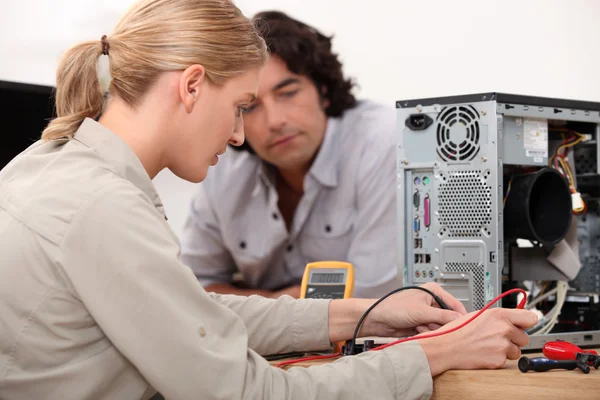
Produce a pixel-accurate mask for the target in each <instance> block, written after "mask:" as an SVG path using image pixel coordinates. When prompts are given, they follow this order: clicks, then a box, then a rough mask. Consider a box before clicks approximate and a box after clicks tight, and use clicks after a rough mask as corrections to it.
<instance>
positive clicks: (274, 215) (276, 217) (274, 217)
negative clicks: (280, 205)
mask: <svg viewBox="0 0 600 400" xmlns="http://www.w3.org/2000/svg"><path fill="white" fill-rule="evenodd" d="M273 219H274V220H275V221H277V220H278V219H279V215H277V213H273Z"/></svg>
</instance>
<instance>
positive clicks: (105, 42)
mask: <svg viewBox="0 0 600 400" xmlns="http://www.w3.org/2000/svg"><path fill="white" fill-rule="evenodd" d="M100 42H101V43H102V55H103V56H107V55H108V48H109V45H108V40H106V35H102V39H100Z"/></svg>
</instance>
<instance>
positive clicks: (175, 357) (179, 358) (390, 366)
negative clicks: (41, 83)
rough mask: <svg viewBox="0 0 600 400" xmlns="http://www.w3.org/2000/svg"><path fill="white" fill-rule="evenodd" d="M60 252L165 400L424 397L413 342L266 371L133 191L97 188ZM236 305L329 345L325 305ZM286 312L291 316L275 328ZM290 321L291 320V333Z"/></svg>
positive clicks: (427, 380) (84, 295) (94, 309)
mask: <svg viewBox="0 0 600 400" xmlns="http://www.w3.org/2000/svg"><path fill="white" fill-rule="evenodd" d="M61 249H62V252H63V254H62V257H61V259H60V265H62V267H63V269H64V271H65V273H66V275H67V276H68V278H69V281H70V282H71V283H72V285H73V287H74V290H75V292H76V293H77V294H78V295H79V298H80V300H81V301H82V302H83V304H84V305H85V306H86V308H87V310H88V311H89V313H90V315H91V316H92V317H93V318H94V320H95V321H96V323H97V324H98V326H99V327H100V328H101V329H102V330H103V332H104V333H105V335H106V336H107V338H108V339H109V340H110V341H111V343H112V344H113V345H114V346H115V347H116V348H117V349H119V351H120V352H121V353H122V354H123V355H124V356H125V357H126V358H127V359H128V360H129V361H130V362H131V363H132V364H133V365H135V367H136V368H137V369H138V370H139V371H140V373H141V374H142V375H143V376H144V378H145V379H146V380H147V381H148V382H149V383H150V384H151V385H152V386H153V387H154V388H155V389H157V390H158V391H159V392H160V393H162V394H163V395H164V396H165V397H166V398H173V399H183V398H186V399H187V398H202V399H217V398H219V399H221V398H236V399H266V400H268V399H283V398H284V399H290V400H295V399H302V400H311V399H319V400H320V399H323V400H325V399H328V400H331V399H347V398H357V397H358V398H377V399H383V400H386V399H399V398H406V399H412V398H415V399H416V398H424V397H425V398H427V397H429V395H430V394H431V388H432V379H431V375H430V369H429V364H428V360H427V357H426V356H425V353H424V351H423V349H422V348H421V347H420V345H419V344H417V343H413V344H410V345H407V346H396V347H394V348H390V349H386V350H383V351H379V352H373V353H372V354H364V355H361V356H355V357H349V358H345V359H343V360H341V361H339V362H336V363H334V364H329V365H324V366H319V367H313V368H308V369H304V368H292V369H291V370H290V371H289V372H287V371H283V370H281V369H277V368H274V367H271V366H270V365H269V364H268V362H267V361H266V360H264V359H263V358H262V357H260V356H259V355H258V354H257V353H255V352H254V351H252V350H249V349H248V341H249V338H248V332H247V328H246V326H245V324H244V322H243V321H242V319H241V318H240V317H239V316H238V315H237V314H236V313H235V312H234V311H232V309H230V308H228V307H225V306H224V305H223V304H222V303H226V302H227V299H224V300H223V301H222V302H221V303H220V302H216V301H214V300H212V299H211V296H210V295H209V294H207V293H206V291H204V289H203V288H202V287H201V286H200V285H198V283H197V281H196V279H195V277H194V276H193V274H192V272H191V271H190V270H189V268H186V267H185V266H183V265H182V264H181V263H180V262H179V261H178V259H177V254H178V250H179V249H178V246H177V244H176V243H175V242H174V241H173V239H172V236H171V235H170V233H169V232H168V227H167V226H166V224H165V222H164V221H163V220H162V218H161V217H160V216H159V215H158V214H157V213H156V210H155V209H154V207H153V206H152V205H151V204H148V203H147V202H146V200H145V199H144V197H143V196H142V195H141V194H139V193H138V192H137V190H136V189H134V188H123V187H106V188H104V189H103V194H102V195H100V196H98V197H97V198H96V199H95V200H93V201H91V202H90V204H88V205H86V206H85V207H83V208H82V209H81V210H79V211H78V214H77V216H76V217H75V220H74V222H73V224H72V226H71V230H70V231H69V232H67V233H66V235H65V238H64V240H63V243H62V248H61ZM213 296H218V295H213ZM228 297H233V296H228ZM234 301H235V302H236V304H235V307H232V308H237V309H238V311H239V312H240V314H244V315H254V316H256V317H258V316H260V315H261V313H264V316H262V323H263V324H264V325H265V326H264V332H269V331H271V330H273V331H277V332H279V329H281V328H280V327H281V326H283V327H284V328H285V329H287V334H288V335H289V336H291V337H294V336H301V335H310V334H312V335H313V336H315V337H316V338H317V339H316V340H318V341H320V342H322V344H323V347H326V346H325V345H328V344H329V337H328V332H327V325H326V320H327V315H328V312H329V309H328V308H329V301H328V300H323V301H298V300H296V301H294V300H292V299H291V298H287V297H284V298H282V299H279V300H268V299H264V298H259V297H258V296H256V297H255V298H254V299H252V298H247V299H246V301H244V300H242V298H238V299H237V300H234ZM288 303H289V304H288ZM292 303H293V304H292ZM257 304H261V305H260V306H258V305H257ZM290 309H293V310H294V312H292V313H290V314H292V315H288V316H287V317H286V318H283V319H282V320H278V319H277V318H278V317H279V316H280V314H282V313H283V312H285V311H289V310H290ZM278 313H279V314H278ZM291 319H297V320H296V321H295V322H292V323H291V325H290V320H291ZM311 321H312V323H311ZM311 330H312V332H311ZM258 339H259V340H260V339H262V338H258ZM265 340H267V341H268V340H269V338H268V337H267V338H265ZM313 340H315V339H313ZM314 343H315V342H313V344H314Z"/></svg>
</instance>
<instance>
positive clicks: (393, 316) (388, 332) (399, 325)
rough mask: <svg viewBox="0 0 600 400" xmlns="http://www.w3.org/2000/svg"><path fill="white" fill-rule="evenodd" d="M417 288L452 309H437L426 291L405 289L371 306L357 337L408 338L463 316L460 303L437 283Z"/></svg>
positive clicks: (462, 307)
mask: <svg viewBox="0 0 600 400" xmlns="http://www.w3.org/2000/svg"><path fill="white" fill-rule="evenodd" d="M421 287H423V288H425V289H428V290H430V291H431V292H433V293H434V294H435V295H436V296H438V297H439V298H440V299H441V300H442V301H443V302H444V303H446V305H447V306H448V307H450V308H451V309H452V310H444V309H441V308H440V307H439V305H438V304H437V302H436V301H435V299H434V298H433V297H432V296H431V295H430V294H429V293H427V292H424V291H422V290H417V289H409V290H405V291H402V292H399V293H395V294H393V295H391V296H390V297H388V298H387V299H385V300H383V301H382V302H381V303H379V304H378V305H377V306H375V308H373V310H371V312H370V313H369V315H368V316H367V318H366V319H365V321H364V323H363V328H362V329H361V330H360V332H359V336H380V337H400V336H411V335H414V334H416V333H421V332H427V331H430V330H435V329H438V328H439V327H440V326H442V325H445V324H448V323H450V322H452V321H454V320H456V319H457V318H460V317H461V316H463V315H465V314H466V313H467V310H466V309H465V307H464V306H463V304H462V303H461V302H460V301H458V300H457V299H456V298H454V297H453V296H452V295H451V294H450V293H448V292H446V291H445V290H444V289H442V287H441V286H440V285H438V284H437V283H426V284H424V285H422V286H421Z"/></svg>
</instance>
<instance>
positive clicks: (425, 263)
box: [396, 93, 600, 350]
mask: <svg viewBox="0 0 600 400" xmlns="http://www.w3.org/2000/svg"><path fill="white" fill-rule="evenodd" d="M396 110H397V135H398V140H397V145H398V146H397V172H398V179H397V188H396V190H397V207H398V209H397V211H398V214H397V215H398V249H399V253H400V265H399V271H400V273H401V274H402V276H403V278H404V279H403V282H404V285H415V284H416V285H418V284H423V283H425V282H429V281H434V282H438V283H439V284H440V285H441V286H442V287H444V288H445V289H446V290H447V291H449V292H450V293H451V294H453V295H454V296H456V297H457V298H458V299H459V300H461V301H462V302H463V304H464V305H465V307H466V308H467V310H469V311H475V310H479V309H481V308H483V307H484V306H485V305H486V304H487V303H488V302H490V301H491V300H492V299H494V298H495V297H496V296H497V295H499V294H501V293H503V292H504V291H506V290H509V289H512V288H515V287H519V288H523V289H525V290H526V291H527V292H528V293H529V295H528V304H527V307H528V308H530V309H532V310H535V311H536V312H537V313H538V314H539V315H540V322H539V323H538V325H537V326H535V327H534V328H532V329H531V330H529V334H530V338H531V342H530V344H529V345H528V346H526V347H525V348H524V349H525V350H534V349H541V348H542V346H543V344H544V343H545V342H547V341H550V340H561V339H562V340H568V341H571V342H573V343H576V344H578V345H580V346H598V345H600V302H599V299H598V297H599V295H600V223H599V221H600V206H599V205H600V175H599V173H600V157H599V155H600V147H599V146H598V141H599V140H600V103H594V102H585V101H574V100H564V99H552V98H541V97H535V96H523V95H511V94H504V93H481V94H472V95H460V96H449V97H441V98H425V99H413V100H400V101H397V102H396ZM517 302H518V298H517V295H513V296H512V297H510V296H509V297H505V298H503V299H502V301H501V302H499V303H496V304H495V306H503V307H515V306H516V304H517Z"/></svg>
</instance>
